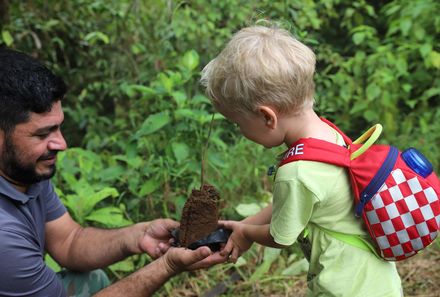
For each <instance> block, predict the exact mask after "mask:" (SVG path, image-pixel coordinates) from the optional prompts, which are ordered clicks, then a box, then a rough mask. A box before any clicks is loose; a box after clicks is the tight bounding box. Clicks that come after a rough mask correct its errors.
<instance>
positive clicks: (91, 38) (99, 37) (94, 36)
mask: <svg viewBox="0 0 440 297" xmlns="http://www.w3.org/2000/svg"><path fill="white" fill-rule="evenodd" d="M84 41H87V42H89V43H90V44H92V45H93V44H96V43H97V42H98V41H102V42H104V43H105V44H108V43H109V42H110V38H109V37H108V36H107V35H106V34H105V33H102V32H99V31H95V32H90V33H89V34H87V35H86V36H85V37H84Z"/></svg>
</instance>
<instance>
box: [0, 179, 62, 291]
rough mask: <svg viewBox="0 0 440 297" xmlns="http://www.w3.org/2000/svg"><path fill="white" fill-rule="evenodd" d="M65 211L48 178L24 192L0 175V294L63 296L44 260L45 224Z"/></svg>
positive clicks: (55, 278) (53, 274)
mask: <svg viewBox="0 0 440 297" xmlns="http://www.w3.org/2000/svg"><path fill="white" fill-rule="evenodd" d="M65 212H66V208H65V207H64V206H63V204H62V203H61V201H60V199H59V198H58V196H57V194H56V193H55V191H54V188H53V186H52V183H51V182H50V180H46V181H42V182H40V183H37V184H34V185H32V186H31V187H30V188H29V190H28V191H27V193H26V194H25V193H21V192H19V191H18V190H17V189H15V188H14V187H13V186H12V185H11V184H10V183H9V182H7V181H6V180H5V179H4V178H3V177H0V296H38V297H39V296H66V293H65V291H64V289H63V287H62V285H61V283H60V281H59V280H58V278H57V277H56V274H55V272H54V271H53V270H51V269H50V268H49V267H48V266H47V265H46V264H45V262H44V249H45V223H46V222H49V221H52V220H54V219H57V218H59V217H61V216H62V215H63V214H64V213H65Z"/></svg>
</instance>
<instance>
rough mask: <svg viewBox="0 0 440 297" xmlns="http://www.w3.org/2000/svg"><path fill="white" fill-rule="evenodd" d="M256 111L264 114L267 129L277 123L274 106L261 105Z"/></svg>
mask: <svg viewBox="0 0 440 297" xmlns="http://www.w3.org/2000/svg"><path fill="white" fill-rule="evenodd" d="M258 111H259V112H260V113H261V114H262V115H263V116H264V120H265V124H266V127H268V128H269V129H275V128H276V127H277V124H278V115H277V112H276V110H275V109H274V108H272V107H269V106H266V105H261V106H259V107H258Z"/></svg>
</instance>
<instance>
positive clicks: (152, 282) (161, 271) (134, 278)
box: [94, 257, 175, 297]
mask: <svg viewBox="0 0 440 297" xmlns="http://www.w3.org/2000/svg"><path fill="white" fill-rule="evenodd" d="M164 261H165V257H161V258H159V259H157V260H156V261H154V262H152V263H150V264H148V265H147V266H145V267H144V268H142V269H140V270H138V271H136V272H134V273H132V274H131V275H129V276H128V277H126V278H124V279H122V280H120V281H118V282H116V283H115V284H113V285H111V286H109V287H107V288H105V289H104V290H102V291H100V292H99V293H98V294H96V295H94V297H107V296H111V297H125V296H130V297H140V296H142V297H146V296H151V295H153V293H154V292H155V291H156V290H157V289H159V288H160V287H161V286H162V285H163V284H164V283H165V282H166V281H167V280H168V279H170V278H171V277H172V276H174V275H175V272H173V271H171V270H170V269H169V268H167V267H168V266H167V265H166V264H165V263H164Z"/></svg>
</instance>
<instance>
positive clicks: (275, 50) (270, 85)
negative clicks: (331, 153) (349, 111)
mask: <svg viewBox="0 0 440 297" xmlns="http://www.w3.org/2000/svg"><path fill="white" fill-rule="evenodd" d="M314 72H315V55H314V53H313V51H312V50H311V49H310V48H308V47H307V46H305V45H304V44H302V43H301V42H299V41H298V40H296V39H295V38H294V37H293V36H292V35H291V34H290V33H289V32H288V31H286V30H284V29H281V28H273V27H272V28H269V27H265V26H251V27H247V28H244V29H242V30H240V31H239V32H237V33H236V34H234V35H233V37H232V39H231V40H230V41H229V43H228V44H227V45H226V47H225V48H224V49H223V51H222V52H221V53H220V54H219V55H218V56H217V57H216V58H215V59H213V60H212V61H211V62H209V63H208V65H206V66H205V68H204V69H203V71H202V78H201V83H202V84H203V85H204V86H205V87H206V92H207V95H208V96H209V97H210V99H211V101H212V102H213V104H214V106H216V107H221V108H229V109H233V110H236V111H239V112H246V113H255V112H256V108H257V107H258V106H259V105H269V106H271V107H273V108H275V109H276V110H277V111H278V112H280V113H283V114H287V113H295V112H299V111H301V110H302V109H303V108H304V107H312V106H313V94H314V82H313V74H314Z"/></svg>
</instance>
